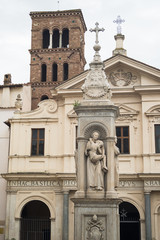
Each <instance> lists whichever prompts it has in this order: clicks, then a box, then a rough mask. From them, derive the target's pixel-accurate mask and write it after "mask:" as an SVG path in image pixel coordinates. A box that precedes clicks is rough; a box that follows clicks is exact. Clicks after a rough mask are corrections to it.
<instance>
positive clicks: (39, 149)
mask: <svg viewBox="0 0 160 240" xmlns="http://www.w3.org/2000/svg"><path fill="white" fill-rule="evenodd" d="M31 155H32V156H35V155H36V156H39V155H42V156H43V155H44V129H43V128H41V129H32V146H31Z"/></svg>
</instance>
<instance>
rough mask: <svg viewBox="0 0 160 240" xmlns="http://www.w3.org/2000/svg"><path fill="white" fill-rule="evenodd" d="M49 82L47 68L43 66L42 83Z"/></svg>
mask: <svg viewBox="0 0 160 240" xmlns="http://www.w3.org/2000/svg"><path fill="white" fill-rule="evenodd" d="M46 80H47V66H46V64H42V66H41V82H46Z"/></svg>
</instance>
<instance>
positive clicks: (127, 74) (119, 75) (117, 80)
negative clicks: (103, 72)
mask: <svg viewBox="0 0 160 240" xmlns="http://www.w3.org/2000/svg"><path fill="white" fill-rule="evenodd" d="M108 80H109V81H110V82H111V83H112V85H113V86H117V87H124V86H128V85H134V84H135V83H136V82H137V80H138V77H137V76H136V75H135V74H134V73H133V72H131V71H127V70H124V69H123V68H119V69H117V70H115V71H113V72H111V73H110V74H109V76H108Z"/></svg>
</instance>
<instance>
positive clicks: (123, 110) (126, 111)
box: [117, 104, 139, 116]
mask: <svg viewBox="0 0 160 240" xmlns="http://www.w3.org/2000/svg"><path fill="white" fill-rule="evenodd" d="M117 106H118V107H119V113H120V116H126V115H128V116H135V115H138V113H139V112H138V111H137V110H135V109H133V108H131V107H128V106H126V105H124V104H121V105H117Z"/></svg>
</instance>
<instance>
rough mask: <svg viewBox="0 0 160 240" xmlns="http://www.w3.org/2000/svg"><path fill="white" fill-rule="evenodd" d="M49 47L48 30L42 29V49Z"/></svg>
mask: <svg viewBox="0 0 160 240" xmlns="http://www.w3.org/2000/svg"><path fill="white" fill-rule="evenodd" d="M48 47H49V30H48V29H44V30H43V48H48Z"/></svg>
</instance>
